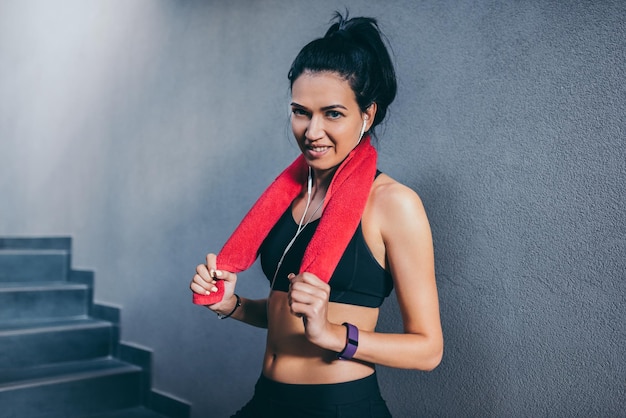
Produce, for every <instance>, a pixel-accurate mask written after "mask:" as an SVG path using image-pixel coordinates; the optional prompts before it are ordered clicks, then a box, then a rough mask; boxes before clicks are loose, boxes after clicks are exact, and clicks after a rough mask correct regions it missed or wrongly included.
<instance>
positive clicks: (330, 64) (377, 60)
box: [288, 12, 397, 131]
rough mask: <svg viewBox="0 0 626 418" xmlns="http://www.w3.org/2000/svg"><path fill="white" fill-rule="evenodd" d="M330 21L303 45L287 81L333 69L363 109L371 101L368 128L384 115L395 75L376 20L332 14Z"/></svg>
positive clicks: (394, 91) (392, 94)
mask: <svg viewBox="0 0 626 418" xmlns="http://www.w3.org/2000/svg"><path fill="white" fill-rule="evenodd" d="M333 20H334V23H333V24H332V26H331V27H330V28H329V29H328V31H327V32H326V35H324V37H323V38H319V39H316V40H314V41H312V42H310V43H309V44H307V45H306V46H305V47H304V48H302V50H301V51H300V53H299V54H298V56H297V57H296V59H295V60H294V61H293V63H292V64H291V69H290V70H289V75H288V78H289V81H290V83H291V84H290V85H291V87H293V83H294V81H296V79H297V78H298V77H300V75H302V73H304V72H314V73H315V72H334V73H337V74H339V75H340V76H342V77H344V78H345V79H346V80H347V81H348V82H349V83H350V87H351V88H352V91H353V92H354V94H355V96H356V101H357V103H358V105H359V108H360V109H361V111H362V112H364V111H365V110H366V109H367V108H368V107H369V106H370V105H371V104H372V103H374V102H375V103H376V105H377V111H376V116H375V118H374V122H373V124H372V127H371V128H370V131H373V129H374V127H376V126H377V125H378V124H379V123H380V122H382V120H383V119H384V118H385V115H386V114H387V108H388V107H389V105H390V104H391V102H392V101H393V99H394V98H395V97H396V90H397V85H396V74H395V71H394V68H393V64H392V62H391V58H390V56H389V53H388V52H387V48H386V47H385V44H384V42H383V40H382V37H383V35H382V33H381V32H380V30H379V28H378V23H377V22H376V19H373V18H369V17H355V18H352V19H348V13H347V12H346V17H345V18H344V17H343V16H342V15H341V14H340V13H339V12H336V13H335V17H334V19H333Z"/></svg>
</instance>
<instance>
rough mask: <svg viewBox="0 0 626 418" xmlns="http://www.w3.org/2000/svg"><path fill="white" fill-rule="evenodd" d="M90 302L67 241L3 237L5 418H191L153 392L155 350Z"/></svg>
mask: <svg viewBox="0 0 626 418" xmlns="http://www.w3.org/2000/svg"><path fill="white" fill-rule="evenodd" d="M92 296H93V273H92V272H89V271H77V270H72V269H71V239H70V238H0V416H1V417H2V418H13V417H15V418H30V417H45V418H53V417H54V418H57V417H58V418H72V417H90V418H96V417H97V418H163V417H171V418H179V417H180V418H187V417H189V414H190V407H189V405H188V404H186V403H185V402H183V401H180V400H177V399H174V398H172V397H170V396H167V395H165V394H162V393H159V392H157V391H154V390H151V388H150V381H151V379H150V369H151V353H150V351H149V350H146V349H144V348H141V347H138V346H134V345H131V344H126V343H122V342H120V341H119V319H120V312H119V310H118V309H117V308H114V307H110V306H105V305H98V304H94V303H93V298H92Z"/></svg>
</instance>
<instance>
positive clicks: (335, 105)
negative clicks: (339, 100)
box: [291, 102, 348, 110]
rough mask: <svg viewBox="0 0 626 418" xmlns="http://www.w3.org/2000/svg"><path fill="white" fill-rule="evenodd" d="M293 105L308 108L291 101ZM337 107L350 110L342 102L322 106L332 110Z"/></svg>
mask: <svg viewBox="0 0 626 418" xmlns="http://www.w3.org/2000/svg"><path fill="white" fill-rule="evenodd" d="M291 106H294V107H299V108H302V109H306V106H302V105H301V104H298V103H296V102H291ZM336 108H340V109H345V110H348V108H347V107H345V106H344V105H340V104H333V105H330V106H324V107H323V108H322V110H332V109H336Z"/></svg>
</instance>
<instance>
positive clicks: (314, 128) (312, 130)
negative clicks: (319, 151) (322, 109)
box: [304, 115, 324, 142]
mask: <svg viewBox="0 0 626 418" xmlns="http://www.w3.org/2000/svg"><path fill="white" fill-rule="evenodd" d="M304 135H305V137H306V139H308V140H309V141H311V142H313V141H317V140H318V139H320V138H322V137H323V136H324V121H323V120H322V118H320V117H318V116H316V115H314V116H312V117H311V119H310V120H309V125H308V126H307V128H306V131H305V133H304Z"/></svg>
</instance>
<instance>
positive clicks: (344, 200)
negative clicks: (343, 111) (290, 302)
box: [193, 135, 377, 305]
mask: <svg viewBox="0 0 626 418" xmlns="http://www.w3.org/2000/svg"><path fill="white" fill-rule="evenodd" d="M376 158H377V153H376V149H375V148H374V147H373V146H372V145H371V143H370V137H369V135H368V136H365V137H363V140H362V141H361V143H360V144H359V145H358V146H356V147H355V148H354V149H353V150H352V151H351V152H350V154H348V156H347V157H346V159H345V160H344V161H343V162H342V163H341V165H340V166H339V168H337V171H336V172H335V175H334V176H333V179H332V181H331V183H330V186H329V187H328V191H327V192H326V197H325V199H324V207H323V214H322V218H321V219H320V222H319V225H318V227H317V229H316V230H315V234H314V235H313V238H311V241H310V242H309V245H308V246H307V248H306V250H305V252H304V257H303V259H302V264H301V265H300V273H302V272H305V271H306V272H310V273H313V274H315V275H316V276H317V277H319V278H320V279H321V280H324V281H325V282H326V283H328V281H329V280H330V278H331V276H332V274H333V272H334V271H335V268H336V267H337V264H338V263H339V260H340V259H341V256H342V255H343V252H344V251H345V249H346V247H347V246H348V243H349V242H350V239H352V236H353V235H354V232H355V231H356V229H357V227H358V225H359V222H360V221H361V216H362V214H363V210H364V208H365V204H366V203H367V198H368V196H369V192H370V189H371V187H372V182H373V181H374V177H375V176H376ZM307 174H308V165H307V163H306V161H305V159H304V156H302V155H300V156H299V157H298V158H296V160H295V161H294V162H293V163H292V164H291V165H290V166H289V167H287V168H286V169H285V170H284V171H283V172H282V173H281V174H280V175H279V176H278V177H277V178H276V179H275V180H274V182H272V184H270V186H269V187H268V188H267V189H266V190H265V191H264V192H263V194H261V196H260V197H259V199H258V200H257V201H256V203H255V204H254V205H253V206H252V208H251V209H250V211H249V212H248V213H247V214H246V216H245V217H244V218H243V220H242V221H241V223H240V224H239V226H238V227H237V228H236V229H235V231H234V232H233V234H232V235H231V236H230V238H229V239H228V241H226V244H224V247H223V248H222V250H221V251H220V253H219V254H218V255H217V268H218V269H219V270H225V271H230V272H233V273H239V272H241V271H244V270H246V269H248V268H249V267H250V266H251V265H252V264H253V263H254V261H255V260H256V258H257V256H258V252H259V248H260V247H261V244H262V243H263V241H264V240H265V238H266V237H267V235H268V234H269V232H270V231H271V229H272V228H273V227H274V225H275V224H276V222H278V220H279V219H280V217H281V216H282V215H283V214H284V213H285V211H286V210H287V208H289V207H290V206H291V203H292V202H293V200H294V199H295V198H296V197H297V196H298V194H299V193H300V192H301V191H302V187H304V185H305V183H306V179H307ZM216 287H217V288H218V291H217V292H214V293H211V294H210V295H200V294H197V293H194V294H193V303H195V304H198V305H210V304H213V303H216V302H219V301H220V300H222V297H223V296H224V284H223V282H222V281H221V280H217V284H216Z"/></svg>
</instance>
